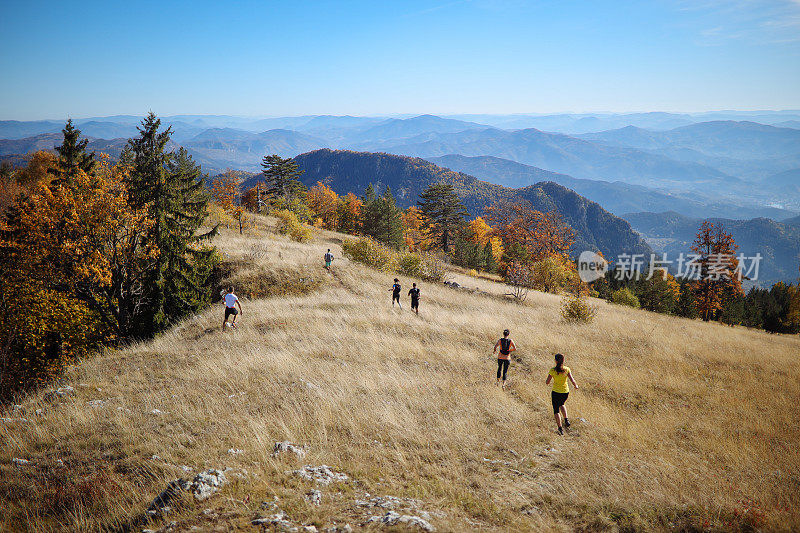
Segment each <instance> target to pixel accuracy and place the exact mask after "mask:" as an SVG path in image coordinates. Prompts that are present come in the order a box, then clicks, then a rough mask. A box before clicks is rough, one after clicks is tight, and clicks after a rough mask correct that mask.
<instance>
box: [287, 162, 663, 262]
mask: <svg viewBox="0 0 800 533" xmlns="http://www.w3.org/2000/svg"><path fill="white" fill-rule="evenodd" d="M295 161H296V162H297V164H298V165H299V167H300V168H301V169H303V170H304V171H305V174H304V175H303V177H302V179H303V182H304V183H305V184H306V185H308V186H311V185H313V184H315V183H316V182H317V181H322V182H324V183H326V184H327V185H328V186H330V187H331V188H332V189H333V190H334V191H336V192H337V193H338V194H346V193H348V192H353V193H356V194H359V195H360V194H362V193H363V192H364V190H365V189H366V188H367V186H369V185H370V184H372V185H374V186H376V188H377V189H379V190H381V191H382V190H383V189H384V188H385V187H387V186H388V187H390V188H391V190H392V193H393V194H394V195H395V197H396V199H397V203H398V205H399V206H400V207H408V206H410V205H414V204H416V202H417V199H418V196H419V194H420V193H421V192H422V191H423V190H424V189H425V188H426V187H427V186H428V185H431V184H433V183H437V182H443V183H448V184H452V185H453V186H454V187H455V189H456V192H457V194H458V195H459V197H460V198H461V200H462V202H463V204H464V206H465V207H466V208H467V210H468V211H469V212H470V214H471V215H472V216H478V215H482V214H483V210H484V209H485V208H486V207H488V206H489V205H491V204H492V203H493V202H495V201H497V200H507V199H525V200H528V201H529V202H531V204H532V205H533V207H534V209H536V210H538V211H544V212H546V211H551V210H554V209H555V210H557V211H558V212H560V213H561V215H562V216H563V217H564V221H565V222H566V223H567V224H569V225H570V226H571V227H572V228H573V229H574V230H575V231H576V242H575V246H574V247H573V251H581V250H583V249H599V250H601V251H602V252H603V253H604V254H606V255H607V256H608V257H612V256H613V257H616V256H617V255H618V254H620V253H645V254H649V253H650V249H649V247H648V246H647V244H646V243H645V242H644V241H643V240H642V239H641V238H640V237H639V236H638V235H637V234H636V233H635V232H634V231H633V230H632V229H631V227H630V225H629V224H628V223H627V222H626V221H624V220H622V219H621V218H619V217H616V216H614V215H612V214H611V213H609V212H608V211H606V210H605V209H603V208H602V207H600V205H598V204H597V203H595V202H591V201H589V200H587V199H586V198H583V197H582V196H580V195H578V194H576V193H575V192H574V191H571V190H569V189H566V188H564V187H562V186H560V185H558V184H556V183H552V182H549V183H538V184H535V185H531V186H529V187H524V188H521V189H511V188H508V187H502V186H500V185H494V184H491V183H488V182H485V181H481V180H478V179H477V178H475V177H473V176H470V175H468V174H462V173H460V172H453V171H451V170H448V169H445V168H442V167H438V166H436V165H434V164H432V163H430V162H428V161H425V160H423V159H418V158H412V157H404V156H397V155H391V154H381V153H366V152H351V151H346V150H316V151H313V152H309V153H306V154H301V155H299V156H297V157H296V158H295Z"/></svg>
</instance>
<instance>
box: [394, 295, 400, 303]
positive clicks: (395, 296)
mask: <svg viewBox="0 0 800 533" xmlns="http://www.w3.org/2000/svg"><path fill="white" fill-rule="evenodd" d="M395 300H397V302H398V303H399V302H400V293H399V292H395V293H392V301H395Z"/></svg>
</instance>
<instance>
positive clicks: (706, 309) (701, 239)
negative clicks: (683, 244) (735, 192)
mask: <svg viewBox="0 0 800 533" xmlns="http://www.w3.org/2000/svg"><path fill="white" fill-rule="evenodd" d="M738 248H739V247H738V246H737V245H736V242H735V241H734V239H733V236H732V235H731V234H730V233H726V232H725V228H724V226H723V225H722V224H717V225H715V224H714V223H712V222H709V221H708V220H706V221H704V222H703V223H702V224H701V225H700V229H699V230H698V231H697V236H696V237H695V240H694V243H693V244H692V247H691V249H692V251H693V252H694V253H695V254H696V256H697V257H696V258H695V261H694V263H695V265H697V266H698V267H699V268H698V271H697V278H699V279H696V280H694V281H693V282H692V285H693V289H694V296H695V301H696V305H697V311H698V312H699V313H700V316H701V318H702V319H703V320H705V321H708V320H712V319H714V318H715V317H716V316H717V315H718V314H719V312H720V311H721V310H722V309H723V307H724V306H725V305H727V303H728V302H727V301H726V298H729V297H730V296H732V295H743V294H744V291H743V290H742V280H741V279H740V277H739V275H738V273H737V271H738V267H739V260H738V259H737V257H736V250H737V249H738Z"/></svg>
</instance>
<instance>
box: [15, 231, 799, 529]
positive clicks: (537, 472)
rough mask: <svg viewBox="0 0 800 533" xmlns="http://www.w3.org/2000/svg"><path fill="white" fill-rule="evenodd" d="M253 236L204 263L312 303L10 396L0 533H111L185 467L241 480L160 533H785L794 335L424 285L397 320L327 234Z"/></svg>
mask: <svg viewBox="0 0 800 533" xmlns="http://www.w3.org/2000/svg"><path fill="white" fill-rule="evenodd" d="M259 225H260V230H259V233H258V234H252V235H245V236H239V235H238V234H235V233H233V232H224V233H223V235H221V236H220V237H219V238H218V240H217V245H218V246H219V247H220V248H221V249H222V250H223V251H224V252H225V253H226V254H228V256H229V257H231V258H241V259H245V260H246V261H247V262H249V263H252V267H250V271H251V273H252V272H258V271H263V270H264V269H272V270H275V269H277V270H279V271H281V272H284V273H285V275H287V276H291V275H298V276H299V275H303V276H305V275H308V274H307V273H308V272H312V273H313V274H312V275H313V276H316V278H318V279H321V280H323V283H322V284H321V285H320V287H319V289H318V290H316V291H315V292H313V293H310V294H306V295H302V296H282V297H276V298H268V299H263V300H256V301H246V302H243V307H244V313H243V315H242V316H241V317H240V320H239V328H238V330H236V331H228V332H225V333H223V332H221V331H220V322H221V312H220V311H221V310H220V308H219V304H217V305H215V306H213V307H212V308H211V309H208V310H207V311H205V312H203V313H202V314H200V315H199V316H196V317H193V318H191V319H189V320H186V321H185V322H183V323H182V324H180V325H178V326H177V327H175V328H174V329H172V330H171V331H169V332H168V333H166V334H164V335H162V336H160V337H159V338H157V339H156V340H154V341H152V342H148V343H143V344H139V345H135V346H131V347H129V348H127V349H124V350H119V351H109V352H108V353H105V354H102V355H99V356H98V357H96V358H94V359H91V360H87V361H84V362H83V363H82V364H80V365H79V366H76V367H75V368H72V369H71V370H70V371H69V372H68V373H67V375H66V376H65V378H64V382H65V383H69V384H71V385H73V386H74V387H75V391H76V392H75V394H74V395H72V396H70V397H66V398H62V399H58V400H54V401H46V400H45V395H44V393H37V394H32V395H30V396H29V397H27V398H24V399H23V400H22V402H21V405H22V408H23V410H24V415H22V416H24V417H25V418H27V419H28V422H0V442H2V445H1V446H0V530H2V531H6V530H8V531H17V530H28V531H54V530H76V531H96V530H100V529H103V528H117V527H120V526H122V525H124V524H126V523H128V521H129V520H130V519H131V518H132V517H135V516H137V515H140V514H141V513H142V511H143V510H144V509H145V508H146V507H147V505H148V504H149V502H150V501H151V500H152V499H153V498H154V497H155V496H156V495H157V494H158V493H159V492H160V491H161V490H162V489H163V488H164V486H165V485H166V483H167V482H168V481H170V480H171V479H174V478H176V477H179V476H181V475H183V476H186V474H185V473H183V472H182V471H181V469H180V468H179V467H180V466H181V465H188V466H190V467H192V468H193V469H194V470H195V471H198V470H202V469H204V468H209V467H217V468H222V467H232V468H234V469H236V471H238V472H242V471H246V474H243V475H242V477H241V478H238V477H235V476H232V475H229V477H230V478H231V479H232V480H233V482H232V483H230V484H229V485H227V486H225V487H224V488H223V490H222V491H221V492H220V493H219V494H217V495H215V496H214V497H212V498H211V499H209V500H207V501H205V502H200V503H194V502H187V503H186V505H184V506H183V507H181V508H180V509H178V510H176V512H175V513H174V515H173V516H172V517H170V518H168V519H167V520H168V521H170V520H174V521H176V522H177V524H176V526H175V529H174V530H176V531H181V530H189V529H190V528H191V527H193V526H194V527H199V528H200V529H202V530H214V529H215V528H216V529H218V530H221V531H228V530H238V529H239V528H241V529H245V530H249V529H255V527H254V526H250V525H249V524H250V521H251V520H252V519H253V518H255V517H257V516H262V515H263V514H264V513H265V512H264V511H261V510H260V509H259V507H260V504H261V502H262V501H265V500H270V501H272V500H273V498H274V497H275V496H277V497H278V498H279V499H278V500H277V503H278V505H279V506H280V507H281V508H282V509H284V510H285V511H286V512H287V514H288V515H289V519H291V520H292V521H294V522H297V523H298V524H315V525H316V526H317V527H327V526H329V525H331V524H333V523H334V522H335V523H339V524H343V523H350V524H351V525H353V526H354V527H356V528H357V526H359V525H360V524H362V523H363V522H364V520H365V518H366V517H367V516H369V515H375V514H380V513H379V512H378V511H377V510H373V511H372V512H369V513H368V512H366V511H364V510H362V509H359V508H358V507H356V506H355V505H354V500H355V499H356V498H360V497H363V494H364V493H365V492H368V493H370V494H372V495H393V496H398V497H412V498H417V499H419V500H421V502H422V504H421V508H422V509H424V510H427V511H430V512H439V513H441V514H434V518H433V519H432V523H433V524H434V525H435V526H436V527H437V528H438V530H439V531H464V530H473V529H484V530H509V531H528V530H563V531H568V530H576V529H578V530H591V531H601V530H609V531H612V530H668V529H709V530H740V529H741V530H748V529H752V528H756V529H765V530H785V531H790V530H797V529H798V528H800V496H798V495H799V494H800V477H799V476H800V474H799V472H800V451H799V450H800V446H798V444H800V430H799V429H798V423H797V418H798V407H797V403H798V400H800V368H799V366H800V339H798V338H797V337H788V336H779V335H769V334H766V333H764V332H761V331H752V330H747V329H743V328H730V327H726V326H722V325H719V324H707V323H701V322H698V321H690V320H684V319H679V318H674V317H668V316H662V315H657V314H653V313H648V312H644V311H638V310H633V309H629V308H623V307H619V306H614V305H611V304H607V303H604V302H594V303H595V304H596V305H597V306H598V315H597V318H596V319H595V321H594V323H592V324H589V325H572V324H567V323H565V322H563V321H562V320H561V319H560V316H559V306H560V304H561V299H560V298H559V297H557V296H553V295H547V294H543V293H537V292H531V293H530V295H529V297H528V300H527V302H526V303H525V305H520V304H516V303H513V302H509V301H504V300H503V299H502V298H501V297H500V295H501V294H502V293H504V292H505V289H504V287H503V286H502V285H501V284H498V283H494V282H491V281H488V280H484V279H475V278H471V277H469V276H466V275H463V274H454V275H453V276H454V278H455V279H457V280H458V281H459V282H460V283H462V284H464V285H467V286H469V287H475V286H477V287H480V289H481V290H482V291H486V292H489V293H492V295H490V296H487V295H480V294H472V293H469V292H466V291H457V290H453V289H450V288H447V287H444V286H439V285H436V286H434V285H431V284H424V283H423V284H421V288H422V295H423V298H422V305H421V314H420V316H415V315H413V314H411V312H410V310H409V309H408V308H407V307H404V308H403V310H402V311H400V310H399V309H393V308H392V307H391V305H390V293H389V290H388V289H389V286H390V285H391V281H390V276H386V275H383V274H379V273H377V272H375V271H372V270H370V269H367V268H365V267H362V266H360V265H357V264H353V263H351V262H349V261H348V260H347V259H345V258H343V257H342V256H341V252H340V249H339V247H338V243H339V242H341V241H340V239H341V237H342V236H341V235H336V234H333V233H328V232H317V233H316V236H315V238H314V240H313V241H312V242H311V243H309V244H297V243H293V242H290V241H289V240H287V239H285V238H283V237H278V236H276V235H275V234H273V233H272V232H270V230H269V228H268V227H267V222H266V221H265V220H260V221H259ZM328 247H330V248H332V249H333V251H334V253H335V255H336V257H337V259H336V261H335V262H334V266H333V272H334V273H333V274H328V273H327V272H325V271H324V269H323V268H322V266H321V262H322V255H323V254H324V252H325V249H326V248H328ZM402 281H403V285H404V289H407V286H410V282H411V281H412V280H406V279H403V280H402ZM403 302H404V305H405V304H406V303H407V302H408V300H407V298H406V297H405V296H404V298H403ZM506 327H507V328H510V329H511V331H512V337H513V338H514V340H515V341H516V343H517V345H518V347H519V351H518V352H516V354H515V355H517V357H516V358H515V359H513V361H512V364H511V369H510V372H509V379H510V387H509V390H507V391H505V392H504V391H501V390H500V389H498V388H497V387H496V386H495V384H494V381H495V379H494V372H495V370H496V363H495V361H494V359H493V358H492V356H491V348H492V345H493V343H494V341H495V340H496V339H497V337H498V335H499V333H500V332H501V331H502V329H503V328H506ZM555 352H562V353H564V354H566V356H567V361H566V364H567V365H568V366H570V367H571V368H572V369H573V372H574V375H575V378H576V379H577V381H578V383H579V384H580V385H581V389H580V390H579V391H574V392H572V393H571V394H570V399H569V401H568V403H567V407H568V409H569V411H570V418H571V419H572V420H573V421H574V425H573V428H572V431H571V432H570V433H569V434H568V435H566V436H564V437H560V436H558V435H557V434H556V433H555V431H554V430H555V427H554V423H553V421H552V410H551V408H550V405H549V388H548V387H547V386H545V385H544V380H545V378H546V374H547V370H548V369H549V368H550V367H551V366H552V358H553V354H554V353H555ZM95 399H103V400H106V399H108V402H107V403H106V404H105V405H104V406H103V407H89V406H87V402H89V401H91V400H95ZM36 409H42V410H43V411H42V412H41V414H38V415H37V414H35V411H36ZM154 409H158V410H160V411H162V414H160V415H154V414H151V412H152V411H153V410H154ZM2 416H4V417H16V416H19V414H11V413H10V411H9V412H8V413H4V414H2ZM580 419H585V422H582V421H580ZM283 440H291V441H293V442H296V443H299V444H303V445H305V446H306V448H307V450H308V455H307V457H306V458H305V459H304V460H303V462H302V463H300V462H298V461H297V460H293V459H292V458H289V457H284V456H280V457H272V456H271V451H272V447H273V444H274V443H275V442H276V441H283ZM230 448H236V449H241V450H244V453H243V454H240V455H231V454H228V452H227V451H228V449H230ZM153 455H158V456H159V457H160V459H158V460H154V459H152V458H151V457H152V456H153ZM15 457H19V458H23V459H27V460H30V461H31V462H30V464H29V465H27V466H24V467H16V466H13V465H12V464H11V460H12V458H15ZM59 459H61V460H62V461H63V463H64V466H63V467H61V466H57V465H56V461H57V460H59ZM486 459H488V460H499V461H506V462H507V463H501V462H498V463H491V462H488V461H486ZM303 463H306V464H314V465H317V464H328V465H331V466H332V467H334V469H335V470H337V471H341V472H345V473H347V474H348V475H349V476H350V477H351V479H353V480H354V481H353V482H351V483H339V484H333V485H330V486H328V487H319V488H320V489H321V490H322V492H323V497H322V505H320V506H318V507H316V506H312V505H310V504H308V503H307V502H306V501H305V500H304V498H303V495H304V493H305V492H306V491H307V490H309V489H311V488H314V486H313V484H311V483H309V482H306V481H303V480H301V479H299V478H297V477H293V476H292V475H290V474H286V473H285V471H287V470H290V469H293V468H297V467H298V465H300V464H303ZM206 509H211V510H212V512H211V513H208V514H203V511H204V510H206ZM161 525H163V524H160V523H156V524H155V525H150V526H148V527H151V528H153V529H156V528H158V527H161ZM138 529H141V526H139V527H138Z"/></svg>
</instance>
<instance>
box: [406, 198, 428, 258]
mask: <svg viewBox="0 0 800 533" xmlns="http://www.w3.org/2000/svg"><path fill="white" fill-rule="evenodd" d="M424 218H425V215H423V214H422V212H421V211H420V210H419V209H418V208H417V207H416V206H413V205H412V206H411V207H409V208H408V209H406V210H405V211H403V212H402V213H401V214H400V219H401V223H402V225H403V240H404V241H405V243H406V246H408V249H409V250H412V251H415V252H418V251H421V250H427V249H428V248H429V245H430V243H431V241H432V238H431V235H430V233H429V232H428V231H426V230H425V224H424Z"/></svg>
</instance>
